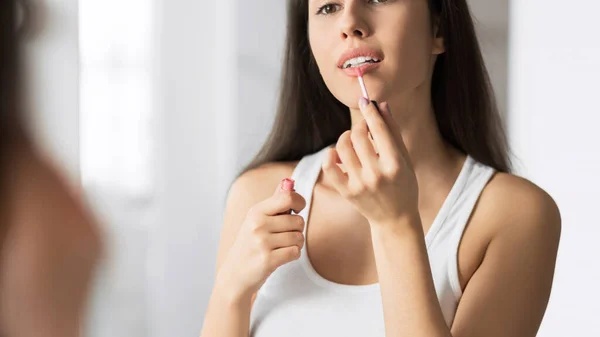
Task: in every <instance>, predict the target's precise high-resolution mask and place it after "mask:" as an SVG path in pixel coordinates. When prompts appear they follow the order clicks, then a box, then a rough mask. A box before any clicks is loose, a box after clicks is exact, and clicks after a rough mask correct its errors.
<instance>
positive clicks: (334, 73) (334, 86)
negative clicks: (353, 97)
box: [309, 27, 345, 99]
mask: <svg viewBox="0 0 600 337" xmlns="http://www.w3.org/2000/svg"><path fill="white" fill-rule="evenodd" d="M331 31H332V29H327V28H320V27H312V28H309V41H310V46H311V50H312V53H313V56H314V58H315V61H316V62H317V67H318V68H319V72H320V73H321V76H322V78H323V81H324V82H325V84H326V85H327V87H328V89H329V90H330V91H331V92H332V93H333V94H334V95H335V96H337V95H336V91H338V89H343V88H339V87H340V86H342V85H343V82H344V81H343V80H344V76H345V75H343V74H342V73H341V72H340V71H338V68H337V61H338V60H337V58H336V49H335V48H336V46H338V44H339V43H337V42H336V39H339V37H337V36H334V35H333V33H325V34H324V33H323V32H331ZM338 47H339V46H338ZM342 75H343V76H342ZM338 99H339V97H338Z"/></svg>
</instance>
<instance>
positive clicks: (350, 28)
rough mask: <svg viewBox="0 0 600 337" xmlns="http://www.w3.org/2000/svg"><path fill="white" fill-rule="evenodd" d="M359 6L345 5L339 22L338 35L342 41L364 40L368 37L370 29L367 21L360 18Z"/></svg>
mask: <svg viewBox="0 0 600 337" xmlns="http://www.w3.org/2000/svg"><path fill="white" fill-rule="evenodd" d="M360 11H361V10H360V5H359V4H356V3H352V2H351V1H349V4H347V5H346V8H345V10H344V11H343V12H342V16H341V19H340V20H341V21H340V34H341V37H342V39H344V40H346V39H348V38H352V37H354V38H359V39H364V38H366V37H367V36H369V35H370V29H369V25H368V23H367V21H366V20H365V19H364V17H363V16H361V13H360Z"/></svg>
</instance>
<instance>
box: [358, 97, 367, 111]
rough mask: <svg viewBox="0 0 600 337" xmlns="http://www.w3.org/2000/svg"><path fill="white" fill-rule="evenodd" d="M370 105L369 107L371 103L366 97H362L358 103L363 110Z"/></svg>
mask: <svg viewBox="0 0 600 337" xmlns="http://www.w3.org/2000/svg"><path fill="white" fill-rule="evenodd" d="M368 105H369V101H368V100H367V99H366V98H364V97H361V98H360V100H359V101H358V106H360V108H361V109H364V108H366V107H367V106H368Z"/></svg>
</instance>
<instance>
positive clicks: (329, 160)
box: [322, 148, 348, 195]
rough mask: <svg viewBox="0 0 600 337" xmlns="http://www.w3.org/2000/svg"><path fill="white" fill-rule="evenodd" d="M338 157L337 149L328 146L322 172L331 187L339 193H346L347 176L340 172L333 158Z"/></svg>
mask: <svg viewBox="0 0 600 337" xmlns="http://www.w3.org/2000/svg"><path fill="white" fill-rule="evenodd" d="M337 157H338V154H337V150H336V149H334V148H330V149H328V150H327V153H326V155H325V160H323V165H322V169H323V174H324V175H325V176H326V177H327V179H328V180H329V181H331V184H332V185H333V187H334V188H335V189H336V190H337V191H338V192H339V193H340V194H341V195H346V188H347V187H346V186H348V176H347V175H346V174H344V173H343V172H342V170H341V169H340V168H339V167H338V165H337V164H336V162H335V160H336V158H337Z"/></svg>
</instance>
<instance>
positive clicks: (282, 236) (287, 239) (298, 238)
mask: <svg viewBox="0 0 600 337" xmlns="http://www.w3.org/2000/svg"><path fill="white" fill-rule="evenodd" d="M267 242H268V243H267V244H268V245H269V247H271V248H272V249H279V248H285V247H291V246H296V247H298V248H300V249H302V246H304V235H303V234H302V232H296V231H294V232H285V233H274V234H271V235H269V237H268V238H267Z"/></svg>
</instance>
